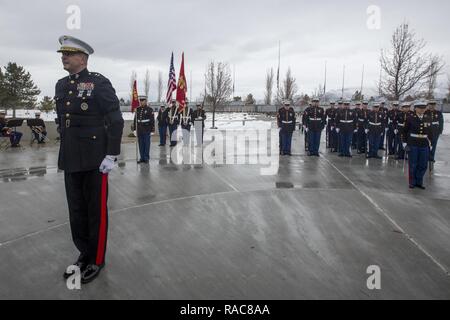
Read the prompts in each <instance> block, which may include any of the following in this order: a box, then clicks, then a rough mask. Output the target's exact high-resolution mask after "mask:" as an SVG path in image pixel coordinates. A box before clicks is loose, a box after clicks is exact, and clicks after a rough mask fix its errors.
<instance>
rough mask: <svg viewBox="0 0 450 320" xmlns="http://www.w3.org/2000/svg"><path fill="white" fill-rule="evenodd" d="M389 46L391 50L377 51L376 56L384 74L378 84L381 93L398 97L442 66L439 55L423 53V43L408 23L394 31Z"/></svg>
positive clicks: (431, 75) (438, 70) (394, 97)
mask: <svg viewBox="0 0 450 320" xmlns="http://www.w3.org/2000/svg"><path fill="white" fill-rule="evenodd" d="M391 45H392V48H391V51H385V50H381V57H380V62H381V68H382V70H383V71H384V72H383V76H384V77H383V78H381V79H380V82H379V83H378V86H379V90H380V92H381V94H382V95H384V96H388V97H391V98H393V99H396V100H398V99H400V97H401V96H403V95H405V94H406V93H408V92H409V91H410V90H412V89H414V88H415V87H416V86H417V85H420V84H421V82H423V81H424V80H426V79H427V78H428V77H433V76H434V75H435V74H437V73H439V72H440V70H441V69H442V68H443V63H442V60H441V58H439V57H437V56H433V55H431V54H427V53H423V49H424V48H425V45H426V43H425V41H424V40H423V39H419V40H417V39H416V37H415V32H414V31H412V30H410V29H409V25H408V23H403V24H402V25H400V26H399V27H398V28H397V29H396V30H395V32H394V34H393V35H392V40H391ZM433 68H434V69H433Z"/></svg>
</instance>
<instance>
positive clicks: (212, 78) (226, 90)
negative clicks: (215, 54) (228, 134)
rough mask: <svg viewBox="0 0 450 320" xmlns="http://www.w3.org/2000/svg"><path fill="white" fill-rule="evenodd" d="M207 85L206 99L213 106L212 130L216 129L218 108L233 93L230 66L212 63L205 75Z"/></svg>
mask: <svg viewBox="0 0 450 320" xmlns="http://www.w3.org/2000/svg"><path fill="white" fill-rule="evenodd" d="M205 85H206V88H205V98H204V99H205V100H206V99H207V100H208V101H209V102H210V103H211V105H212V111H213V117H212V129H216V127H215V113H216V107H217V106H219V105H222V104H224V103H225V102H226V101H227V100H228V99H229V97H230V96H231V94H232V92H233V80H232V78H231V73H230V67H229V66H228V64H227V63H223V62H217V63H215V62H214V61H212V62H210V63H209V64H208V67H207V70H206V74H205Z"/></svg>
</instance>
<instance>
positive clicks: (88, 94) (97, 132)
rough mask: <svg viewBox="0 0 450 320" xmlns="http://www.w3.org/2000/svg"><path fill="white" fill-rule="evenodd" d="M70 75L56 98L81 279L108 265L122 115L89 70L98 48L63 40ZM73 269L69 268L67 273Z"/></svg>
mask: <svg viewBox="0 0 450 320" xmlns="http://www.w3.org/2000/svg"><path fill="white" fill-rule="evenodd" d="M59 42H60V44H61V48H60V49H59V50H58V52H61V53H62V58H61V60H62V64H63V66H64V69H65V70H66V71H67V72H68V73H69V75H68V76H67V77H64V78H62V79H60V80H59V81H58V82H57V83H56V88H55V100H56V112H57V116H58V117H57V123H58V132H59V133H60V141H61V144H60V149H59V158H58V168H59V169H60V170H63V171H64V182H65V187H66V195H67V202H68V206H69V217H70V227H71V231H72V239H73V242H74V244H75V246H76V247H77V249H78V251H79V252H80V255H79V257H78V259H77V261H76V262H75V265H76V266H77V267H79V268H80V270H81V283H88V282H90V281H92V280H93V279H95V278H96V277H97V276H98V275H99V273H100V270H101V269H102V268H103V267H104V266H105V253H106V242H107V233H108V207H107V201H108V174H109V173H110V172H111V170H113V168H114V167H115V162H116V161H117V156H118V155H119V154H120V144H121V140H122V131H123V124H124V121H123V118H122V113H121V112H120V107H119V99H118V98H117V96H116V92H115V90H114V88H113V87H112V85H111V82H110V81H109V80H108V79H107V78H106V77H104V76H103V75H101V74H99V73H96V72H90V71H88V69H87V64H88V58H89V56H90V55H91V54H92V53H93V52H94V50H93V49H92V48H91V46H89V45H88V44H87V43H85V42H83V41H81V40H79V39H76V38H74V37H71V36H62V37H60V38H59ZM72 274H73V273H69V272H68V271H66V272H65V273H64V277H65V278H68V277H70V276H71V275H72Z"/></svg>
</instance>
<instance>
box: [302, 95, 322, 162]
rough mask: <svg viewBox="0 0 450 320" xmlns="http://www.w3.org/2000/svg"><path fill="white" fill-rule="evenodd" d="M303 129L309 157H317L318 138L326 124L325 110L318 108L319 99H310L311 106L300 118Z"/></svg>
mask: <svg viewBox="0 0 450 320" xmlns="http://www.w3.org/2000/svg"><path fill="white" fill-rule="evenodd" d="M302 123H303V129H304V131H305V132H306V133H307V135H308V151H309V155H310V156H316V157H319V147H320V137H321V134H322V130H323V128H324V127H325V124H326V115H325V110H324V109H323V108H322V107H320V106H319V99H318V98H313V99H312V106H311V107H308V108H306V110H305V112H304V113H303V118H302Z"/></svg>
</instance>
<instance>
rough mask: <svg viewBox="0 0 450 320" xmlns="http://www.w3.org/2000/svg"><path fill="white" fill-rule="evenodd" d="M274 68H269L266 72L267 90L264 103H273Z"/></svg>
mask: <svg viewBox="0 0 450 320" xmlns="http://www.w3.org/2000/svg"><path fill="white" fill-rule="evenodd" d="M273 76H274V74H273V68H270V70H267V74H266V92H265V93H264V104H266V105H271V104H272V90H273Z"/></svg>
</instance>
